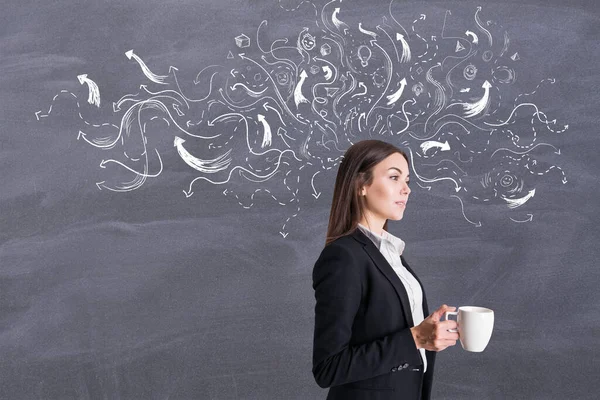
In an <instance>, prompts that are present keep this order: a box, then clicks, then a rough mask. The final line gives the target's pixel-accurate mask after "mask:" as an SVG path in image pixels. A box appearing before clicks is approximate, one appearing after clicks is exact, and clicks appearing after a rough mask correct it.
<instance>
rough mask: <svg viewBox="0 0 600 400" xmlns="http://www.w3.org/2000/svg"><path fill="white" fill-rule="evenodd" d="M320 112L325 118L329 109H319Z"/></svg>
mask: <svg viewBox="0 0 600 400" xmlns="http://www.w3.org/2000/svg"><path fill="white" fill-rule="evenodd" d="M319 114H320V115H321V117H323V118H325V117H326V116H327V110H321V111H319Z"/></svg>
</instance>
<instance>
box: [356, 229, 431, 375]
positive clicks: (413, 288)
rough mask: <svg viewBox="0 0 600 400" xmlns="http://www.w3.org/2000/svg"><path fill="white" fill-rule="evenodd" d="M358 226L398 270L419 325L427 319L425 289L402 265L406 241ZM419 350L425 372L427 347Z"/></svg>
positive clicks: (413, 315) (415, 319) (416, 322)
mask: <svg viewBox="0 0 600 400" xmlns="http://www.w3.org/2000/svg"><path fill="white" fill-rule="evenodd" d="M358 227H359V229H360V230H361V231H362V232H363V233H364V234H365V235H366V236H367V237H368V238H369V239H371V241H372V242H373V243H374V244H375V247H377V248H378V249H379V251H380V252H381V254H383V256H384V257H385V259H386V260H387V262H388V263H389V264H390V265H391V266H392V268H393V269H394V271H395V272H396V275H398V277H399V278H400V280H401V281H402V284H403V285H404V288H405V289H406V293H408V300H409V301H410V310H411V312H412V317H413V321H414V323H415V326H416V325H419V324H420V323H421V322H422V321H423V320H424V319H425V317H424V316H423V290H422V289H421V285H419V281H417V279H416V278H415V277H414V276H413V274H411V273H410V272H408V270H407V269H406V267H405V266H404V265H402V260H401V259H400V256H401V255H402V252H403V251H404V246H405V243H404V241H403V240H402V239H400V238H399V237H396V236H394V235H392V234H391V233H389V232H387V231H385V230H384V231H383V233H382V235H378V234H376V233H375V232H373V231H371V230H369V228H367V227H366V226H364V225H362V224H358ZM419 352H420V353H421V358H422V359H423V373H425V371H427V357H426V356H425V349H419Z"/></svg>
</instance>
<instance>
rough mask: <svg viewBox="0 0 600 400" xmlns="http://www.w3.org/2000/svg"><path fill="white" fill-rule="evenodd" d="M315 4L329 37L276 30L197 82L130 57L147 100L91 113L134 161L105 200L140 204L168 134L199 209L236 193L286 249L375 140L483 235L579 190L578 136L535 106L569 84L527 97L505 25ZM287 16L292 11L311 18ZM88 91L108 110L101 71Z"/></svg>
mask: <svg viewBox="0 0 600 400" xmlns="http://www.w3.org/2000/svg"><path fill="white" fill-rule="evenodd" d="M301 4H305V5H306V4H310V5H312V7H313V8H314V10H315V16H316V18H315V24H314V26H310V27H306V26H302V27H298V28H297V30H296V31H295V32H290V36H289V37H281V38H277V39H275V40H270V41H269V40H265V39H264V38H265V37H267V36H268V35H267V34H266V31H267V29H268V21H266V20H265V21H262V22H261V23H260V24H258V27H257V29H256V35H255V38H253V39H252V40H251V39H250V37H249V36H246V34H243V33H242V34H239V35H238V36H236V37H232V38H231V39H230V40H231V46H230V48H229V49H227V52H226V54H224V55H223V57H222V59H220V60H217V61H216V62H215V63H214V64H212V65H208V66H206V67H204V68H202V69H201V70H200V71H199V72H198V73H197V74H196V78H195V79H194V80H193V82H189V83H187V84H184V85H180V82H179V80H178V78H177V71H178V69H177V68H176V67H174V66H172V67H170V68H169V71H168V74H166V75H157V74H155V73H154V72H152V71H151V69H150V67H149V66H148V65H147V64H146V63H145V62H144V61H143V60H142V58H141V57H139V56H138V55H137V54H135V53H134V51H133V50H130V51H127V53H125V54H126V56H127V58H128V59H130V60H133V61H136V62H137V64H138V65H139V67H140V68H141V71H142V73H143V75H144V77H145V79H146V80H145V81H144V82H143V83H142V84H141V85H140V87H139V88H140V89H139V91H137V92H136V93H127V94H125V95H123V96H122V97H121V98H120V99H119V100H118V101H116V102H114V103H113V104H112V111H113V113H114V116H115V118H114V121H113V122H106V123H102V124H92V123H90V122H88V121H87V120H86V118H84V117H83V116H82V114H81V112H80V113H79V120H80V121H81V123H82V126H81V129H79V130H78V131H77V132H76V133H74V139H76V140H79V141H80V143H84V144H86V145H89V146H91V147H92V148H94V149H97V150H98V151H106V150H109V149H112V150H111V151H113V153H112V154H114V151H116V150H118V151H120V153H119V154H121V156H120V157H118V158H119V159H117V157H112V158H106V159H104V160H102V162H101V163H100V165H99V168H103V169H108V168H110V169H111V173H110V174H107V175H106V179H105V180H104V181H101V182H97V183H96V186H97V187H98V189H100V190H110V191H115V192H129V191H133V190H136V189H139V188H140V187H141V186H142V185H143V184H144V183H145V182H146V181H147V180H148V179H152V178H157V177H159V176H160V175H161V173H162V171H163V156H164V153H165V152H166V151H169V149H166V148H165V149H162V148H161V149H159V148H157V147H156V145H154V144H153V143H155V142H156V140H153V138H154V136H153V135H158V134H159V133H160V135H161V137H164V135H165V134H167V133H168V134H170V135H171V136H170V137H171V138H172V142H171V143H172V146H173V147H175V150H176V153H177V154H178V155H179V157H180V162H181V163H182V165H185V166H187V167H189V171H190V180H189V184H188V185H186V187H184V188H181V189H182V192H183V194H184V195H185V196H186V197H188V198H191V199H190V201H193V198H194V197H195V196H201V192H202V186H203V185H204V186H206V185H223V186H224V190H223V192H222V193H223V195H224V196H226V197H234V198H235V199H236V201H237V202H238V203H239V205H240V206H241V207H243V208H244V209H252V207H253V206H254V205H255V204H256V202H259V201H260V202H265V203H267V202H273V203H274V205H276V206H279V207H281V211H280V212H281V213H282V214H284V215H285V214H287V215H285V216H286V217H287V218H286V219H285V222H283V224H282V225H281V227H280V230H279V231H280V234H281V235H282V236H283V237H284V238H285V237H287V235H288V233H289V232H290V230H291V228H290V224H291V220H292V219H293V218H296V217H297V216H298V215H300V213H301V208H302V207H301V204H302V203H303V202H307V201H316V200H319V198H320V195H321V187H320V186H321V185H323V184H324V182H325V179H324V178H325V176H326V175H327V176H328V179H329V180H331V179H333V178H332V177H331V174H332V173H333V172H334V171H335V169H336V167H337V166H338V165H339V163H340V162H341V160H342V158H343V152H344V151H345V150H346V149H347V148H348V147H349V146H350V145H351V144H353V143H355V142H357V141H359V140H362V139H368V138H381V139H383V140H386V141H389V142H392V143H395V144H397V145H398V146H400V147H402V148H404V149H406V150H407V154H408V155H409V159H410V163H411V167H412V170H413V176H414V177H415V182H416V183H417V185H418V186H419V187H421V188H423V189H424V190H428V191H437V193H438V195H441V196H446V197H447V198H448V201H449V203H450V204H455V205H457V206H458V204H460V209H458V208H457V210H456V212H457V214H458V215H462V217H463V218H464V221H465V222H466V223H468V224H472V225H473V226H474V227H480V226H482V224H483V223H484V217H485V215H481V213H479V216H475V214H476V213H475V212H474V210H475V209H478V210H481V207H476V206H478V205H495V206H499V207H501V208H503V209H505V210H506V213H507V215H506V216H507V218H509V219H510V221H513V222H515V223H528V222H529V223H530V222H532V221H533V213H532V212H531V210H530V208H528V204H530V203H531V202H534V201H536V199H537V198H539V197H540V196H550V195H551V194H549V193H543V191H542V190H538V191H537V193H536V184H537V183H538V181H539V179H541V177H544V176H546V177H547V179H552V180H553V182H554V181H558V182H560V183H562V184H566V183H567V178H566V175H565V173H564V171H563V170H562V169H561V168H560V167H559V166H557V165H554V164H553V163H552V161H548V160H554V159H556V158H557V157H558V156H560V149H559V148H557V147H556V146H554V145H553V144H551V143H550V141H551V140H552V138H553V137H556V135H559V134H563V133H564V132H565V131H566V130H567V129H568V128H569V126H568V124H560V123H559V122H558V121H557V120H556V119H552V120H551V119H550V117H548V116H547V115H546V113H545V112H544V111H543V110H544V105H543V104H537V103H535V102H534V101H533V100H531V99H532V98H533V95H534V94H535V93H537V92H538V91H541V90H543V89H544V87H546V86H547V85H551V84H554V83H555V80H554V79H551V78H546V79H542V80H541V81H540V83H539V85H537V87H535V89H534V90H533V91H532V92H529V93H521V94H519V95H518V96H517V97H516V98H514V94H512V93H514V91H515V89H514V85H515V83H516V82H518V75H517V70H518V69H519V61H520V60H521V55H519V52H517V51H515V49H511V45H512V43H511V42H510V38H509V33H508V32H507V31H506V30H505V29H504V28H503V27H502V25H501V24H499V23H497V22H493V21H490V20H486V21H483V20H482V19H481V16H482V14H483V11H482V8H481V7H477V9H476V10H474V11H473V14H472V15H471V17H470V18H469V21H470V22H468V23H464V24H463V26H461V27H460V29H458V30H456V29H454V32H449V31H448V30H447V28H446V24H447V22H448V20H449V19H450V18H453V16H452V12H451V11H450V10H448V11H446V12H445V14H444V15H433V16H432V15H429V16H428V15H426V14H418V15H416V16H415V17H414V20H413V21H412V25H411V26H407V27H404V26H402V25H401V24H400V23H399V22H398V19H397V18H396V17H397V15H398V14H399V13H400V12H401V9H402V5H401V4H400V3H397V4H395V3H394V0H392V1H391V2H390V4H389V8H388V11H389V12H388V13H387V14H386V15H382V16H381V22H378V23H372V22H370V23H367V22H366V21H364V20H362V21H355V22H354V21H352V20H351V15H352V13H349V12H347V11H349V10H348V9H347V8H346V7H347V5H346V4H345V3H342V2H341V1H329V2H327V3H326V4H325V5H318V4H317V3H316V2H311V1H308V0H304V1H302V3H301ZM280 6H281V7H282V8H284V9H287V10H288V11H289V12H290V13H293V12H297V9H298V8H299V7H300V5H298V6H297V7H295V8H290V7H289V6H286V5H285V4H282V3H281V2H280ZM348 7H350V6H349V5H348ZM426 18H430V19H431V18H435V19H437V20H439V22H440V24H439V25H440V26H441V31H436V32H425V31H424V29H423V28H422V26H423V24H424V23H423V21H425V20H426ZM404 19H405V20H406V18H404ZM411 19H412V18H411ZM454 25H456V24H454ZM464 25H467V26H464ZM242 49H243V51H244V52H239V51H240V50H242ZM520 50H521V52H522V53H523V50H522V49H520ZM140 78H141V77H140ZM77 79H78V80H79V82H80V83H81V84H82V85H84V83H85V84H87V87H88V92H87V94H88V99H87V102H88V103H89V104H90V105H93V106H95V108H99V107H100V105H101V103H100V92H99V89H98V85H97V84H96V83H95V82H93V81H92V80H91V79H89V78H88V77H87V75H86V74H80V75H78V76H77ZM141 79H142V78H141ZM509 89H511V90H509ZM529 90H530V89H529ZM73 100H74V101H75V102H76V105H77V110H80V111H81V110H82V109H84V108H85V107H89V106H87V105H86V104H85V103H84V104H80V102H79V100H78V96H77V94H75V93H72V92H69V91H66V90H63V91H61V92H60V93H58V94H56V95H55V96H54V98H53V99H52V101H51V102H50V106H49V107H48V108H47V110H46V109H43V110H39V111H37V112H35V116H36V118H37V119H38V120H39V121H47V120H48V117H49V116H51V114H52V111H53V107H54V106H55V104H56V103H57V102H72V101H73ZM86 112H88V113H89V109H88V110H86ZM171 151H173V149H172V148H171ZM161 153H162V154H163V156H161ZM117 169H119V171H120V172H119V173H116V172H115V171H116V170H117ZM305 170H306V171H305ZM124 177H126V178H124ZM241 183H244V185H241ZM250 186H254V187H255V189H252V190H250V191H251V193H249V190H248V187H250ZM240 187H244V188H245V189H244V190H241V189H239V188H240ZM309 193H310V194H311V195H312V197H311V196H310V195H309ZM455 199H457V200H458V202H456V201H455ZM319 201H321V200H319ZM495 212H497V211H495Z"/></svg>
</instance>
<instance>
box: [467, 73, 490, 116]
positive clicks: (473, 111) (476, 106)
mask: <svg viewBox="0 0 600 400" xmlns="http://www.w3.org/2000/svg"><path fill="white" fill-rule="evenodd" d="M481 87H482V88H483V89H484V93H483V96H482V97H481V99H479V100H478V101H476V102H475V103H459V104H462V106H463V109H464V110H465V117H466V118H471V117H474V116H476V115H477V114H480V113H481V112H482V111H483V110H485V108H486V107H487V105H488V101H489V100H490V88H491V87H492V84H491V83H490V82H488V81H485V82H483V85H481Z"/></svg>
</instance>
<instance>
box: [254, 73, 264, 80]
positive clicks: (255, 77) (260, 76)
mask: <svg viewBox="0 0 600 400" xmlns="http://www.w3.org/2000/svg"><path fill="white" fill-rule="evenodd" d="M261 78H262V75H261V74H260V72H257V73H256V74H254V80H255V81H257V82H258V81H260V79H261Z"/></svg>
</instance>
